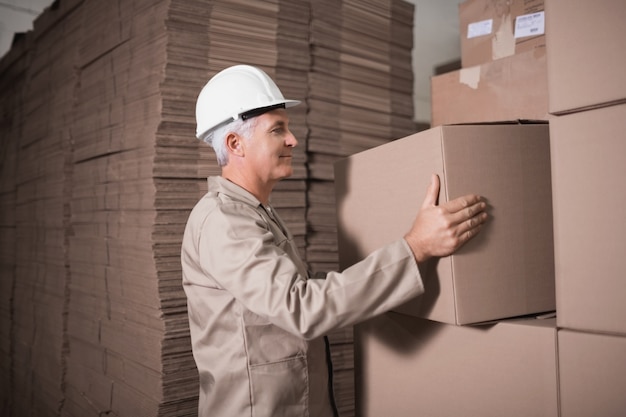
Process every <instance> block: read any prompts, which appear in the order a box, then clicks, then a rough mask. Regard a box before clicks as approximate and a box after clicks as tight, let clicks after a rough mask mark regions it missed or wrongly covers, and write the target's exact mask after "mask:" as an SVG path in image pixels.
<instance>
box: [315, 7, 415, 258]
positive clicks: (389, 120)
mask: <svg viewBox="0 0 626 417" xmlns="http://www.w3.org/2000/svg"><path fill="white" fill-rule="evenodd" d="M311 11H312V18H311V48H312V50H311V54H312V60H313V61H312V71H311V74H310V75H309V103H310V111H309V115H308V124H309V128H310V136H309V141H308V151H309V175H310V178H311V181H312V182H311V186H310V191H309V198H308V199H309V216H308V222H309V225H310V232H309V234H308V236H307V238H308V244H307V260H308V262H309V263H310V264H311V265H312V268H313V269H322V270H323V269H326V270H328V269H334V268H337V248H336V225H335V213H334V188H333V163H334V162H335V161H336V160H337V159H339V158H341V157H344V156H347V155H351V154H353V153H355V152H359V151H361V150H365V149H369V148H371V147H375V146H377V145H380V144H383V143H386V142H388V141H390V140H392V139H394V138H396V137H401V136H402V135H405V134H408V133H409V132H413V131H414V129H415V124H414V123H413V120H412V118H413V104H412V87H413V86H412V82H413V81H412V80H413V75H412V70H411V57H410V51H411V47H412V24H413V6H412V5H410V4H407V3H406V2H402V1H386V2H382V3H381V2H377V3H376V4H375V5H372V4H367V3H362V2H357V1H345V2H342V3H337V2H332V1H322V2H313V3H312V4H311Z"/></svg>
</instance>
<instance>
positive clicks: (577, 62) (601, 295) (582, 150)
mask: <svg viewBox="0 0 626 417" xmlns="http://www.w3.org/2000/svg"><path fill="white" fill-rule="evenodd" d="M546 16H547V22H546V24H547V25H548V26H549V30H550V33H549V38H548V40H547V47H548V81H549V89H550V111H551V112H552V113H553V114H555V115H556V116H555V117H554V118H553V119H552V120H551V121H550V135H551V139H552V142H551V145H552V149H551V150H552V167H553V168H552V169H553V200H554V238H555V261H556V297H557V309H558V317H557V324H558V326H559V328H562V329H563V330H559V386H560V400H561V415H562V416H564V417H570V416H583V415H590V414H595V415H604V416H618V415H621V414H623V411H624V410H625V409H626V399H625V398H624V395H623V392H622V391H623V390H622V387H623V386H624V384H626V378H625V377H624V375H626V354H625V352H626V349H625V347H626V325H625V323H626V320H625V319H626V309H625V308H624V302H623V297H622V296H621V295H623V294H624V293H625V292H626V281H625V280H624V278H626V261H625V260H624V251H625V250H626V240H625V238H624V236H625V233H626V226H625V225H626V224H625V223H624V220H623V215H622V213H623V210H621V209H619V207H622V206H623V205H624V201H625V196H624V192H623V190H624V178H626V168H625V167H626V141H625V139H626V136H625V134H624V132H626V122H625V120H626V88H625V86H626V84H625V83H624V77H623V67H624V65H625V64H626V52H625V49H624V45H623V39H624V38H625V37H626V31H625V30H624V24H623V22H624V19H626V7H624V4H623V2H621V1H619V0H603V1H600V2H595V3H593V4H590V3H587V2H584V1H575V2H571V1H562V0H551V1H549V2H546Z"/></svg>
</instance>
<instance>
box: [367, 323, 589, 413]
mask: <svg viewBox="0 0 626 417" xmlns="http://www.w3.org/2000/svg"><path fill="white" fill-rule="evenodd" d="M556 341H557V331H556V326H555V320H554V319H547V320H536V319H525V320H511V321H502V322H498V323H497V324H494V325H490V326H454V325H448V324H442V323H436V322H433V321H429V320H423V319H418V318H414V317H409V316H404V315H400V314H395V313H388V314H385V315H383V316H380V317H378V318H376V319H374V320H371V321H368V322H366V323H364V324H361V325H359V326H357V327H356V331H355V346H356V353H357V355H356V358H357V365H356V368H357V370H358V374H357V390H356V392H357V411H358V413H357V415H360V416H363V417H378V416H394V417H405V416H406V417H409V416H410V417H413V416H428V417H449V416H463V417H502V416H506V417H528V416H533V417H541V416H545V417H548V416H550V417H556V416H558V395H557V390H558V388H557V358H556V351H557V347H556ZM588 415H597V414H588Z"/></svg>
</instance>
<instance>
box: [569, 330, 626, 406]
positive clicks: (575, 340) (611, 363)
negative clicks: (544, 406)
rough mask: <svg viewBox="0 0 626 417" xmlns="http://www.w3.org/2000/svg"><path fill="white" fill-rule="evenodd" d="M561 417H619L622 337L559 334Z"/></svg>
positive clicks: (625, 383)
mask: <svg viewBox="0 0 626 417" xmlns="http://www.w3.org/2000/svg"><path fill="white" fill-rule="evenodd" d="M558 346H559V353H558V358H559V396H560V403H561V416H562V417H588V416H602V417H622V416H623V415H624V412H625V411H626V395H624V387H626V337H624V336H616V335H606V334H593V333H583V332H575V331H570V330H559V332H558Z"/></svg>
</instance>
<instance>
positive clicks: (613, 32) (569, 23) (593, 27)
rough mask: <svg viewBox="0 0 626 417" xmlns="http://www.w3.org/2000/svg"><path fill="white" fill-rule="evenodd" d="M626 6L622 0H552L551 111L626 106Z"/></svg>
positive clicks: (549, 46)
mask: <svg viewBox="0 0 626 417" xmlns="http://www.w3.org/2000/svg"><path fill="white" fill-rule="evenodd" d="M624 22H626V5H625V4H624V1H623V0H599V1H587V0H550V1H547V2H546V25H547V26H548V28H549V29H548V30H549V36H548V37H547V40H546V46H547V49H548V80H549V83H550V112H552V113H554V114H561V113H567V112H571V111H574V110H580V109H584V108H590V107H598V106H602V105H604V104H606V103H616V102H620V101H626V82H625V81H624V72H625V71H624V68H625V67H626V47H624V45H625V44H624V39H626V24H624Z"/></svg>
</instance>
